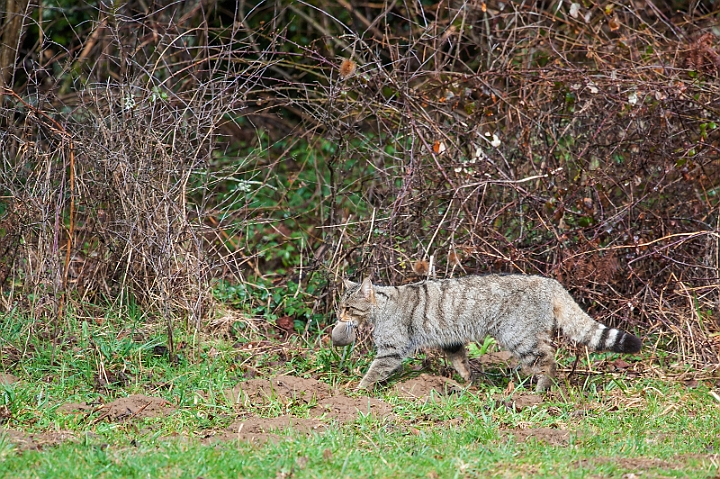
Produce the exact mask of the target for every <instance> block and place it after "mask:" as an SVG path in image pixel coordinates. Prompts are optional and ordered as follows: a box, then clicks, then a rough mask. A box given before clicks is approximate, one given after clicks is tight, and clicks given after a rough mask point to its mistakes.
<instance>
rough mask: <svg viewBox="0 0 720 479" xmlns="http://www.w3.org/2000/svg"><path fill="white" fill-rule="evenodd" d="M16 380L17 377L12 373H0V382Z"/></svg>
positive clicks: (12, 382) (5, 382) (13, 381)
mask: <svg viewBox="0 0 720 479" xmlns="http://www.w3.org/2000/svg"><path fill="white" fill-rule="evenodd" d="M16 382H18V378H16V377H15V376H13V375H12V374H7V373H0V384H14V383H16Z"/></svg>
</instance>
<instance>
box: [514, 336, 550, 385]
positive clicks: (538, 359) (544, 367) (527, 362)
mask: <svg viewBox="0 0 720 479" xmlns="http://www.w3.org/2000/svg"><path fill="white" fill-rule="evenodd" d="M515 354H516V356H517V357H518V358H519V359H520V363H521V364H522V365H523V366H524V367H525V369H526V370H527V371H528V372H529V373H531V374H533V375H534V376H535V379H536V380H537V385H536V386H535V392H538V393H540V392H543V391H545V390H546V389H548V388H549V387H550V386H552V385H553V382H554V381H555V374H556V366H555V348H554V347H553V346H552V343H551V342H550V340H549V338H547V339H545V338H539V340H538V343H537V345H536V347H534V348H533V349H532V350H530V351H528V352H521V353H517V352H516V353H515Z"/></svg>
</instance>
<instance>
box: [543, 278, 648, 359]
mask: <svg viewBox="0 0 720 479" xmlns="http://www.w3.org/2000/svg"><path fill="white" fill-rule="evenodd" d="M561 289H562V287H561ZM553 307H554V313H555V320H556V321H557V326H558V328H560V330H562V332H563V334H565V335H566V336H567V337H569V338H570V339H572V340H573V341H575V342H577V343H580V344H584V345H586V346H587V347H588V348H590V349H592V350H595V351H614V352H616V353H637V352H639V351H640V349H641V348H642V341H641V340H640V338H638V337H637V336H634V335H632V334H630V333H626V332H625V331H622V330H620V329H616V328H609V327H607V326H605V325H604V324H602V323H599V322H597V321H595V320H594V319H592V318H591V317H590V316H588V315H587V313H585V311H583V310H582V308H580V306H578V304H577V303H576V302H575V300H574V299H572V296H570V293H568V292H567V291H565V290H564V289H562V292H559V291H558V292H557V294H556V296H555V299H554V304H553Z"/></svg>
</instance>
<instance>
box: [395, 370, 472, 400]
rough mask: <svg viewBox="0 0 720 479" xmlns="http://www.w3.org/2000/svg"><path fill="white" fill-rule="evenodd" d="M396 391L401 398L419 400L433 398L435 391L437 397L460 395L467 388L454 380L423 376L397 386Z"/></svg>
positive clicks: (428, 375)
mask: <svg viewBox="0 0 720 479" xmlns="http://www.w3.org/2000/svg"><path fill="white" fill-rule="evenodd" d="M394 389H395V392H397V394H398V396H400V397H405V398H412V399H419V398H427V397H430V396H432V394H433V391H434V392H435V394H436V395H440V396H447V395H448V394H457V393H460V392H462V391H464V389H465V388H463V387H462V386H461V385H460V384H458V383H457V382H455V381H453V380H452V379H448V378H444V377H441V376H432V375H430V374H421V375H420V376H418V377H416V378H413V379H409V380H407V381H404V382H402V383H398V384H396V385H395V388H394Z"/></svg>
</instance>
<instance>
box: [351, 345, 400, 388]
mask: <svg viewBox="0 0 720 479" xmlns="http://www.w3.org/2000/svg"><path fill="white" fill-rule="evenodd" d="M402 359H403V358H402V356H401V355H400V354H398V353H396V352H392V353H384V354H382V353H380V352H378V356H377V357H376V358H375V360H374V361H373V362H372V364H371V365H370V369H368V372H367V373H365V377H363V378H362V381H360V385H359V386H358V389H368V388H370V387H371V386H372V385H373V384H375V383H376V382H378V381H382V380H383V379H386V378H387V377H388V376H390V374H391V373H392V372H393V371H395V370H396V369H397V368H399V367H400V365H401V364H402Z"/></svg>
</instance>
